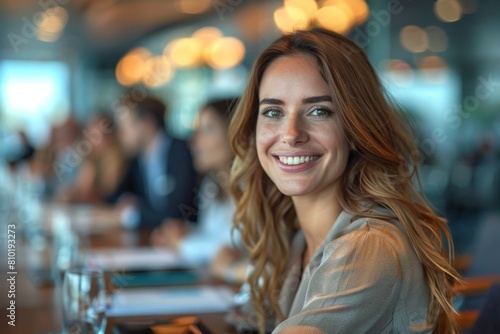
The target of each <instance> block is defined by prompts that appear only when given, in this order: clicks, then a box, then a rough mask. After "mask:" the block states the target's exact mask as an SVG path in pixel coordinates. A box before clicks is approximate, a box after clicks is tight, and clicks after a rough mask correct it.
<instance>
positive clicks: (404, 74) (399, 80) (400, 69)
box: [385, 59, 415, 87]
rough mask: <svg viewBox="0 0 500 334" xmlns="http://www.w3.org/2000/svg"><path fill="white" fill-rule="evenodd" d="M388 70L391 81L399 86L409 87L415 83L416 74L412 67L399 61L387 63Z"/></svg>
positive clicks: (393, 60)
mask: <svg viewBox="0 0 500 334" xmlns="http://www.w3.org/2000/svg"><path fill="white" fill-rule="evenodd" d="M385 66H386V69H387V70H389V71H390V78H391V80H392V81H393V82H394V83H395V84H396V85H398V86H401V87H409V86H411V85H413V83H414V81H415V74H414V72H413V69H412V68H411V66H410V65H408V64H407V63H405V62H404V61H402V60H399V59H391V60H388V61H387V62H386V65H385Z"/></svg>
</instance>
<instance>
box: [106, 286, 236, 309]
mask: <svg viewBox="0 0 500 334" xmlns="http://www.w3.org/2000/svg"><path fill="white" fill-rule="evenodd" d="M233 300H234V293H233V292H232V291H231V289H229V288H228V287H224V286H209V285H203V286H194V287H167V288H139V289H123V290H120V291H117V292H115V293H113V295H112V296H111V307H110V308H109V309H108V310H107V311H106V315H107V316H114V317H121V316H133V315H143V316H145V315H179V314H200V313H201V314H203V313H218V312H227V311H228V310H229V309H230V308H231V307H232V306H233V304H234V301H233Z"/></svg>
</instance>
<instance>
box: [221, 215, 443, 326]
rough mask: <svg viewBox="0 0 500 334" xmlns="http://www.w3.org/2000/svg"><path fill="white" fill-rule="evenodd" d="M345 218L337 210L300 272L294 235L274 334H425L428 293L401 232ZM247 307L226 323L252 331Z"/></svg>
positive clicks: (300, 246)
mask: <svg viewBox="0 0 500 334" xmlns="http://www.w3.org/2000/svg"><path fill="white" fill-rule="evenodd" d="M376 211H377V213H381V214H387V212H385V211H379V210H376ZM352 219H353V215H352V214H350V213H347V212H345V211H343V212H341V214H340V215H339V217H338V218H337V220H336V221H335V223H334V224H333V226H332V228H331V230H330V231H329V233H328V235H327V236H326V239H325V241H324V242H323V244H322V245H321V246H320V248H319V249H318V250H317V251H316V253H315V254H314V255H313V257H312V258H311V260H310V262H309V264H308V265H307V267H306V268H305V269H304V270H303V271H302V265H301V264H302V254H303V252H304V249H305V247H306V243H305V239H304V236H303V234H302V232H300V231H299V232H298V233H297V234H296V236H295V237H294V240H293V243H292V247H291V252H290V257H289V259H288V267H287V270H286V274H285V280H284V283H283V286H282V289H281V291H280V294H279V300H278V301H279V305H280V307H281V310H282V312H283V313H284V314H285V316H286V320H285V321H283V322H282V323H279V321H276V322H275V323H274V325H273V321H271V323H270V328H269V330H270V331H272V332H273V334H274V333H276V334H278V333H281V334H284V333H298V334H319V333H346V334H353V333H354V334H357V333H376V334H380V333H432V331H433V328H434V322H433V321H431V322H430V323H429V322H428V321H427V311H428V305H429V298H430V294H429V287H428V285H427V283H426V281H425V278H424V273H423V268H422V264H421V262H420V261H419V259H418V258H417V255H416V254H415V252H414V250H413V248H412V246H411V244H410V242H409V240H408V239H407V237H406V234H405V232H404V230H403V228H402V227H401V226H400V225H399V223H397V222H394V221H385V220H380V219H372V218H358V219H356V220H354V221H352ZM245 289H246V290H247V292H248V289H249V287H248V285H247V286H244V287H243V290H245ZM243 295H244V294H243ZM252 309H253V308H252V307H251V303H250V302H249V301H248V300H247V302H246V303H240V306H239V308H238V309H237V310H236V309H235V312H233V313H232V314H230V315H229V317H228V321H229V322H230V323H232V324H234V325H235V326H237V328H239V329H240V330H248V329H251V328H252V327H253V328H254V329H255V326H256V321H255V316H251V314H252V313H253V312H252ZM244 314H246V316H245V315H244ZM273 329H274V330H273Z"/></svg>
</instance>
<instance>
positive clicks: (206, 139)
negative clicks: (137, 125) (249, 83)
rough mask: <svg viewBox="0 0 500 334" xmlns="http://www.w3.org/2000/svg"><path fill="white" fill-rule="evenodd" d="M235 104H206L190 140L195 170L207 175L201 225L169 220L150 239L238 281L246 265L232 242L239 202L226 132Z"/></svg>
mask: <svg viewBox="0 0 500 334" xmlns="http://www.w3.org/2000/svg"><path fill="white" fill-rule="evenodd" d="M232 102H233V101H232V100H229V99H225V100H218V101H214V102H212V103H209V104H207V105H206V106H205V107H204V108H203V109H202V110H201V112H200V114H199V116H198V124H197V130H196V133H195V135H194V136H193V138H192V140H191V151H192V153H193V158H194V165H195V168H196V170H197V171H198V173H200V174H203V175H204V178H203V181H202V184H201V186H200V191H199V193H198V207H197V209H198V210H199V219H198V225H197V226H196V227H194V228H192V229H189V227H188V226H187V225H185V224H183V225H179V224H173V223H172V222H170V221H165V222H164V223H163V224H162V226H161V227H159V228H157V229H156V230H155V231H153V234H152V237H151V241H152V243H153V245H155V246H157V247H167V248H170V249H173V250H176V251H177V252H179V253H180V254H181V256H182V257H183V258H185V259H187V260H192V261H195V262H196V263H204V264H207V263H211V268H212V273H213V274H214V276H216V277H217V278H220V279H224V280H226V281H229V282H235V283H236V282H243V280H244V278H245V274H246V266H247V263H246V261H245V260H244V259H242V256H241V254H240V253H239V252H238V251H236V250H235V249H234V248H233V247H232V243H231V226H232V221H233V215H234V211H235V206H234V202H233V200H232V199H231V197H230V195H229V190H228V186H229V172H230V168H231V163H232V161H233V153H232V152H231V149H230V147H229V143H228V139H227V131H228V127H229V115H230V107H231V105H232ZM192 209H193V210H195V209H196V208H192Z"/></svg>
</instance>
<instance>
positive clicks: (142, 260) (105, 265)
mask: <svg viewBox="0 0 500 334" xmlns="http://www.w3.org/2000/svg"><path fill="white" fill-rule="evenodd" d="M85 263H86V264H87V266H89V267H91V268H100V269H103V270H130V271H132V270H154V269H156V270H158V269H171V268H186V269H188V268H193V267H194V266H195V265H196V264H194V263H190V262H188V261H185V260H184V259H182V258H181V257H179V256H178V255H177V254H176V253H175V252H173V251H171V250H168V249H155V248H152V247H141V248H111V249H103V250H98V251H91V252H89V253H87V256H86V260H85Z"/></svg>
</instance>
